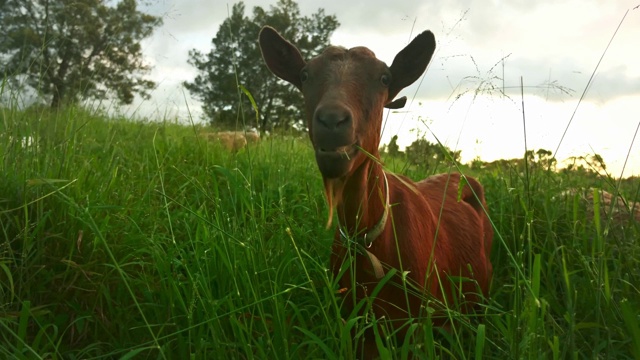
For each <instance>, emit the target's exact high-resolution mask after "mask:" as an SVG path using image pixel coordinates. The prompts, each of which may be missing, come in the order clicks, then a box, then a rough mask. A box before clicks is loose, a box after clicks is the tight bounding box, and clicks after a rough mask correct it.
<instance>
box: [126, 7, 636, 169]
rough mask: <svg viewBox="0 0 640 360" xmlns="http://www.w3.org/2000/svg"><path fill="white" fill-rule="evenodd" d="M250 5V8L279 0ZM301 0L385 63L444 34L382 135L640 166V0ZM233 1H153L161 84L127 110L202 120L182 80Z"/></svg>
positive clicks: (151, 44) (475, 152)
mask: <svg viewBox="0 0 640 360" xmlns="http://www.w3.org/2000/svg"><path fill="white" fill-rule="evenodd" d="M244 3H245V7H246V9H247V12H250V11H251V10H252V9H253V7H254V6H261V7H263V8H265V9H267V8H269V6H271V5H272V4H274V3H275V0H273V1H265V0H252V1H250V0H247V1H244ZM298 3H299V5H300V10H301V13H302V14H303V15H311V14H313V13H315V12H316V11H317V10H318V8H319V7H322V8H324V10H325V12H326V13H327V14H334V15H336V16H337V18H338V21H339V22H340V26H339V27H338V29H337V30H336V31H335V32H334V34H333V36H332V37H331V43H332V44H333V45H342V46H345V47H347V48H350V47H354V46H361V45H362V46H366V47H369V48H370V49H371V50H373V51H374V52H375V53H376V55H377V57H378V58H379V59H381V60H382V61H384V62H386V63H387V64H391V62H392V61H393V57H394V56H395V54H396V53H398V52H399V51H400V50H401V49H402V48H403V47H404V46H405V45H406V44H408V43H409V41H410V40H411V39H412V38H413V37H414V36H416V35H417V34H418V33H420V32H422V31H424V30H427V29H429V30H431V31H433V32H434V34H435V36H436V41H437V49H436V53H435V54H434V57H433V59H432V61H431V64H430V65H429V68H428V70H427V71H426V72H425V75H424V76H423V77H422V78H421V79H420V80H418V81H417V82H416V83H415V84H413V85H412V86H410V87H408V88H406V89H405V90H404V91H402V92H401V93H400V96H401V95H406V96H407V97H408V98H409V102H408V105H407V106H406V107H405V108H404V109H402V110H400V111H396V112H391V113H388V114H387V116H385V125H384V132H383V134H382V143H388V142H389V140H390V139H391V137H392V136H394V135H398V136H399V144H400V145H401V147H402V146H406V145H409V144H410V143H411V142H413V141H414V140H415V139H416V137H417V136H425V137H426V138H427V139H428V140H430V141H435V140H436V138H437V139H438V140H439V141H441V142H443V143H444V144H445V145H446V146H448V147H449V148H451V149H454V150H461V151H462V161H463V162H468V161H471V160H472V159H474V158H477V157H479V158H480V159H482V160H483V161H493V160H497V159H511V158H518V157H522V155H523V153H524V151H525V146H526V149H529V150H537V149H541V148H543V149H547V150H550V151H552V152H554V154H555V156H556V158H557V159H558V160H559V161H560V165H561V166H562V164H564V162H563V160H564V159H566V158H569V157H571V156H588V155H591V154H599V155H601V156H602V157H603V158H604V160H605V163H606V164H607V170H608V171H610V173H611V174H612V175H613V176H615V177H619V176H625V177H626V176H631V175H636V176H640V134H638V135H639V136H638V138H637V139H635V140H634V137H635V135H636V134H637V132H638V127H639V126H640V111H638V110H639V105H640V46H638V45H639V44H640V41H639V40H638V39H640V8H639V7H638V6H639V5H640V0H633V1H628V0H618V1H605V0H581V1H573V0H560V1H556V0H541V1H536V2H531V1H524V0H511V1H501V0H483V1H477V0H476V1H472V0H447V1H445V0H432V1H425V0H420V1H418V0H403V1H398V2H395V3H392V2H391V1H388V0H384V1H382V0H368V1H364V0H351V1H343V0H340V1H337V0H325V1H322V2H315V1H305V0H300V1H298ZM233 4H234V2H231V1H230V2H224V1H219V0H216V1H210V0H156V1H151V2H150V3H149V4H148V5H147V6H145V7H143V9H142V10H143V11H146V12H148V13H151V14H153V15H157V16H161V17H162V18H163V25H162V26H161V27H159V28H158V29H157V30H156V31H155V33H154V34H153V36H151V37H150V38H148V39H146V40H144V41H143V44H142V45H143V51H144V56H145V59H144V60H145V62H147V63H148V64H150V65H152V66H153V67H154V69H153V71H152V72H151V73H150V74H149V78H150V79H151V80H153V81H155V82H157V83H158V87H157V88H156V90H155V91H154V92H153V94H152V98H151V99H150V100H146V101H143V100H137V101H136V103H134V104H133V105H132V106H131V107H129V108H128V111H129V112H130V113H131V115H134V116H143V117H149V118H159V119H163V118H167V117H175V118H178V119H181V120H184V121H186V120H187V119H188V118H189V114H191V116H192V118H193V119H194V120H196V121H198V120H199V119H200V117H201V111H200V104H199V102H198V101H197V100H195V99H192V98H191V96H190V94H189V92H188V91H186V90H185V89H183V88H182V86H181V83H182V82H183V81H185V80H186V81H191V80H193V79H194V78H195V76H196V75H197V72H196V71H195V68H193V67H192V66H191V65H189V64H188V63H187V59H188V52H189V50H191V49H198V50H200V51H201V52H203V53H206V52H208V51H210V50H211V39H212V38H213V37H214V36H215V34H216V33H217V31H218V29H219V27H220V25H221V24H222V22H223V21H224V19H225V18H226V16H227V14H228V12H229V11H230V10H229V9H230V8H231V6H232V5H233ZM248 15H249V14H248ZM603 55H604V56H603ZM256 61H258V59H257V60H256ZM260 61H261V59H260ZM590 80H591V82H590ZM581 99H582V100H581ZM580 100H581V101H580ZM627 157H628V158H627ZM625 161H627V163H626V166H625ZM623 166H625V170H624V173H623V172H622V171H623Z"/></svg>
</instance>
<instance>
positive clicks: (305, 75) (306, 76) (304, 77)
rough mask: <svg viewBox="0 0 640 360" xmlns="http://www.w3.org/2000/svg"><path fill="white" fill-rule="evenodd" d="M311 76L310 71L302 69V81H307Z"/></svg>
mask: <svg viewBox="0 0 640 360" xmlns="http://www.w3.org/2000/svg"><path fill="white" fill-rule="evenodd" d="M308 78H309V72H308V71H307V70H302V71H301V72H300V81H302V82H305V81H307V79H308Z"/></svg>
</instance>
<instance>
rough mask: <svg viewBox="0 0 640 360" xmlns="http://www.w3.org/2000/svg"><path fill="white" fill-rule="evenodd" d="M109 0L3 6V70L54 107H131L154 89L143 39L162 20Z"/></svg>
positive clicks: (7, 2) (3, 1) (35, 0)
mask: <svg viewBox="0 0 640 360" xmlns="http://www.w3.org/2000/svg"><path fill="white" fill-rule="evenodd" d="M107 3H108V1H105V0H0V14H2V15H1V16H0V27H1V28H2V34H1V35H0V70H1V71H3V72H4V74H2V75H4V76H5V77H6V78H8V79H9V80H10V81H13V82H14V83H20V84H26V85H27V86H29V87H31V88H32V89H34V90H35V91H36V92H37V93H38V94H39V95H42V96H44V97H45V98H46V99H47V100H48V101H49V102H50V104H51V107H53V108H56V107H58V106H60V105H61V104H65V103H74V102H77V101H78V100H81V99H88V98H95V99H105V98H108V97H110V96H115V97H116V98H117V99H118V100H119V102H121V103H124V104H130V103H131V102H132V101H133V98H134V94H136V93H137V94H140V95H141V96H143V97H145V98H146V97H148V96H149V94H148V91H149V90H150V89H152V88H153V87H154V86H155V84H154V82H152V81H149V80H146V79H144V78H143V75H144V74H145V73H147V72H148V71H149V70H150V68H149V66H148V65H146V64H144V63H143V61H142V49H141V47H140V41H141V40H142V39H144V38H146V37H148V36H150V35H151V34H152V32H153V29H154V28H155V27H156V26H158V25H160V24H161V19H160V18H158V17H154V16H151V15H148V14H145V13H142V12H140V11H139V10H138V8H137V1H136V0H121V1H118V2H117V4H116V5H115V6H110V5H107Z"/></svg>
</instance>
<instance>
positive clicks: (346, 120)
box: [315, 105, 351, 130]
mask: <svg viewBox="0 0 640 360" xmlns="http://www.w3.org/2000/svg"><path fill="white" fill-rule="evenodd" d="M315 120H316V121H317V122H318V123H319V124H320V125H322V126H323V127H325V128H326V129H327V130H337V129H338V128H340V127H344V126H347V125H350V124H351V112H350V111H349V109H348V108H346V107H344V106H340V105H332V106H320V107H318V108H317V109H316V112H315Z"/></svg>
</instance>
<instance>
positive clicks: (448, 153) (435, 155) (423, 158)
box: [405, 137, 461, 167]
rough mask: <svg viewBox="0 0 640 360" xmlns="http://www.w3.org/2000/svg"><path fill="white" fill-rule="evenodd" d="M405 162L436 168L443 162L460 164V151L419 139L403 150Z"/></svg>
mask: <svg viewBox="0 0 640 360" xmlns="http://www.w3.org/2000/svg"><path fill="white" fill-rule="evenodd" d="M405 153H406V156H407V161H408V162H409V163H410V164H413V165H424V166H426V167H431V166H434V167H435V166H437V165H438V164H441V163H443V162H444V161H448V160H453V161H454V162H460V157H461V150H457V151H453V150H451V149H449V148H448V147H446V146H441V145H439V144H434V143H431V142H429V140H427V139H425V138H424V137H419V138H418V139H416V140H415V141H414V142H413V143H411V145H409V146H408V147H407V148H406V149H405Z"/></svg>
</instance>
